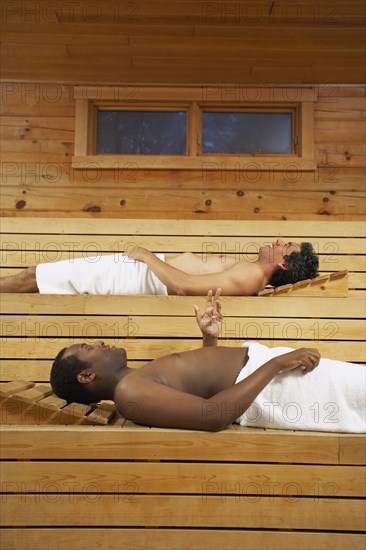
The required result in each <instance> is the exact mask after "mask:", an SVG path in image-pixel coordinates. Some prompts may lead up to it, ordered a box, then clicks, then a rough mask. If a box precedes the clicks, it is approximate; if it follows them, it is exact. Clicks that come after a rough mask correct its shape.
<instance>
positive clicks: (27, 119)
mask: <svg viewBox="0 0 366 550" xmlns="http://www.w3.org/2000/svg"><path fill="white" fill-rule="evenodd" d="M316 88H317V92H318V98H319V99H318V102H317V103H316V104H315V158H316V162H317V170H316V171H315V172H302V173H301V172H287V173H283V172H273V171H271V170H269V171H265V172H263V171H259V170H258V171H256V170H254V171H251V172H247V173H244V172H242V171H240V170H238V171H231V172H230V171H225V165H224V163H223V165H222V166H218V167H217V170H215V171H210V172H202V171H184V170H175V171H173V170H165V171H163V170H157V171H149V170H138V166H137V165H134V164H132V165H131V164H130V165H127V166H124V165H123V164H121V168H120V169H118V170H103V171H98V170H89V171H88V170H79V171H78V170H75V169H73V168H72V166H71V158H72V155H73V154H74V128H75V103H74V99H73V86H72V85H69V84H67V85H64V84H58V83H55V82H53V83H47V82H45V83H42V82H4V83H2V87H1V105H2V119H1V137H2V166H1V167H2V176H1V183H2V191H1V212H0V213H1V215H3V216H42V217H45V216H57V217H76V216H77V217H83V216H85V217H104V218H165V219H169V218H172V217H173V216H172V214H173V215H174V217H177V218H183V219H259V220H261V219H275V220H281V219H289V220H299V219H304V220H316V219H327V220H328V219H334V220H341V219H343V220H362V219H363V216H364V214H365V201H364V196H365V191H364V187H365V147H364V132H365V91H366V87H362V86H358V87H352V86H342V85H337V84H332V85H330V84H329V85H327V84H322V85H317V86H316ZM254 161H255V159H254Z"/></svg>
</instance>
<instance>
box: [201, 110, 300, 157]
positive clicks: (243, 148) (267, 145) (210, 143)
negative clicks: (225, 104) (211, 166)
mask: <svg viewBox="0 0 366 550" xmlns="http://www.w3.org/2000/svg"><path fill="white" fill-rule="evenodd" d="M292 119H293V117H292V113H291V112H288V113H282V112H238V111H224V112H213V111H204V112H203V113H202V153H203V154H206V153H211V154H215V153H216V154H226V155H230V154H231V155H245V154H247V155H257V154H259V155H263V154H267V155H272V154H274V155H276V154H277V155H291V154H292V153H293V151H294V148H295V147H294V146H295V143H294V140H293V131H292V128H293V120H292Z"/></svg>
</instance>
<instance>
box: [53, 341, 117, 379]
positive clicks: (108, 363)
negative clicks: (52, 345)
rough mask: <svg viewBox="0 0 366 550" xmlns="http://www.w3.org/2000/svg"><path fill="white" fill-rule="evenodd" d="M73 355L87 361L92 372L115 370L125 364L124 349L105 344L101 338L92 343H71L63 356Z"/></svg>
mask: <svg viewBox="0 0 366 550" xmlns="http://www.w3.org/2000/svg"><path fill="white" fill-rule="evenodd" d="M68 355H75V356H76V357H77V358H78V359H80V360H81V361H87V362H88V363H90V364H91V365H92V367H93V371H94V372H101V373H103V374H106V373H107V372H116V371H118V370H121V369H122V368H123V367H125V366H126V361H127V358H126V350H125V349H123V348H116V347H115V346H109V345H106V344H105V343H104V342H103V341H102V340H100V341H98V342H95V343H94V344H73V345H72V346H69V347H68V348H67V349H66V350H65V352H64V354H63V357H67V356H68Z"/></svg>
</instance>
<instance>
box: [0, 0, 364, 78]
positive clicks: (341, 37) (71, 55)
mask: <svg viewBox="0 0 366 550" xmlns="http://www.w3.org/2000/svg"><path fill="white" fill-rule="evenodd" d="M365 5H366V3H365V1H364V0H321V1H319V0H295V1H292V0H274V1H272V0H254V1H251V0H246V1H237V2H232V1H227V2H225V1H217V2H197V1H192V0H180V1H175V0H172V1H169V0H167V1H146V0H137V1H136V2H135V1H129V0H106V1H101V0H99V1H91V0H75V1H72V0H53V1H51V0H34V1H33V0H19V1H17V0H12V1H5V0H3V1H2V2H1V11H2V14H1V22H2V71H1V78H2V80H37V81H71V82H106V83H107V82H108V83H117V82H140V83H196V84H202V83H210V82H212V83H235V84H241V83H242V84H251V83H262V84H263V83H264V84H276V83H281V84H292V83H302V84H306V83H309V84H312V83H333V82H334V83H352V84H363V83H365V28H366V27H365Z"/></svg>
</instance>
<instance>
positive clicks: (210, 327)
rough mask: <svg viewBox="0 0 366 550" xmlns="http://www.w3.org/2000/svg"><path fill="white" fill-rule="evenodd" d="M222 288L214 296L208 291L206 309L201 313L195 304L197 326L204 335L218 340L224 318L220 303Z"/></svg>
mask: <svg viewBox="0 0 366 550" xmlns="http://www.w3.org/2000/svg"><path fill="white" fill-rule="evenodd" d="M220 294H221V288H218V289H217V290H216V292H215V294H213V292H212V290H209V291H208V294H207V301H206V309H205V311H204V312H203V313H201V311H200V308H199V307H198V306H197V305H196V304H194V311H195V314H196V320H197V324H198V326H199V327H200V329H201V332H202V334H203V335H207V336H210V337H212V338H218V337H219V336H220V332H221V326H222V320H223V316H222V313H221V302H220Z"/></svg>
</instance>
